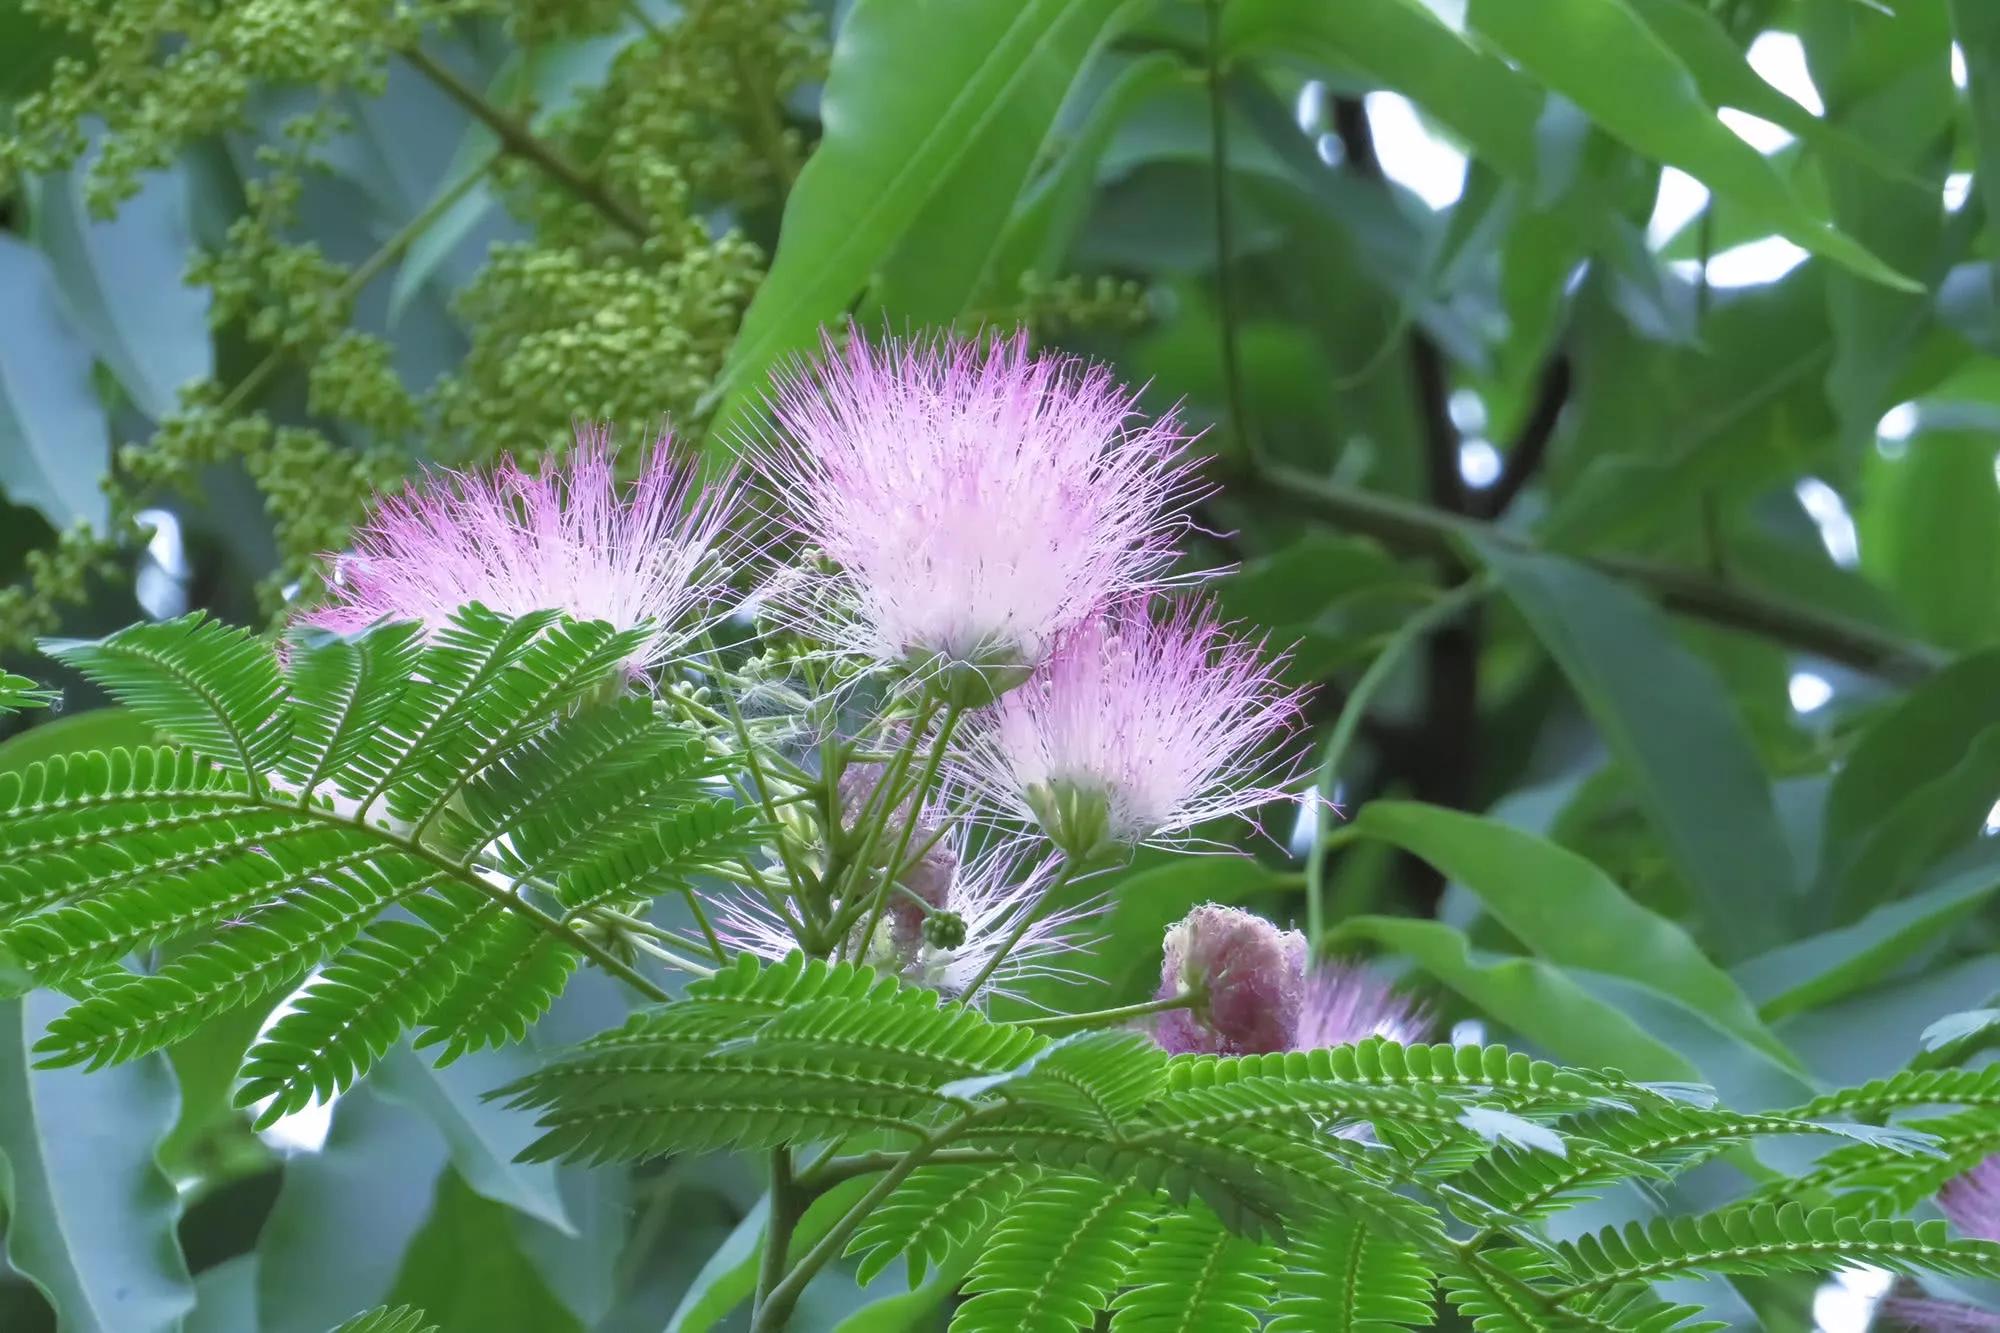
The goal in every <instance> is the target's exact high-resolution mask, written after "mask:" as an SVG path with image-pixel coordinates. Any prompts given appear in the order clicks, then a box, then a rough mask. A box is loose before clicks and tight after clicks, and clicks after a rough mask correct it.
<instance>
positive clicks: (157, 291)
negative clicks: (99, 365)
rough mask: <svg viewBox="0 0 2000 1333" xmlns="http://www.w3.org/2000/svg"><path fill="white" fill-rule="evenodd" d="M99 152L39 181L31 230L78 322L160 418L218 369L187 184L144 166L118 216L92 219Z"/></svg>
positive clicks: (170, 172)
mask: <svg viewBox="0 0 2000 1333" xmlns="http://www.w3.org/2000/svg"><path fill="white" fill-rule="evenodd" d="M95 151H96V150H95V149H94V148H93V151H92V154H90V155H86V157H85V160H83V161H80V162H78V163H76V164H75V165H74V166H71V167H67V168H65V169H64V170H62V171H59V172H57V173H55V174H54V175H52V176H47V177H43V178H41V179H39V180H37V181H35V182H34V188H33V189H32V190H31V192H30V195H29V198H30V203H31V210H32V211H31V213H30V223H31V229H32V232H33V235H34V237H35V241H36V243H37V244H38V245H39V246H40V247H41V248H42V250H43V251H44V252H46V253H47V254H48V256H49V259H50V261H51V262H52V263H53V264H54V265H55V273H56V281H57V283H58V285H59V286H60V288H61V290H62V296H63V302H64V304H65V305H66V306H67V308H68V309H69V311H70V315H71V317H72V320H73V323H74V325H75V327H76V328H77V329H79V330H80V331H81V332H82V333H83V335H84V336H85V337H86V338H88V339H89V340H90V342H91V345H92V346H93V347H94V348H95V349H96V351H97V355H98V358H99V359H100V360H102V361H103V362H104V363H105V364H106V365H108V366H110V367H111V369H112V372H113V373H114V374H115V375H117V377H118V382H119V383H120V384H122V385H123V386H124V388H125V392H126V393H128V394H130V395H131V396H132V401H133V402H135V403H137V404H138V406H139V410H140V411H142V412H144V413H145V414H146V415H147V416H149V417H151V418H153V420H155V421H158V420H160V419H161V418H163V417H165V416H166V415H167V414H168V413H169V412H171V411H173V409H174V406H175V404H176V402H177V401H178V400H179V396H180V391H181V389H182V387H183V386H185V385H188V384H191V383H194V382H195V381H197V380H204V379H207V378H208V377H209V376H210V375H212V374H213V373H214V372H215V354H214V350H213V345H212V344H211V342H210V339H209V331H208V307H209V294H208V292H207V291H206V290H205V289H203V288H198V287H190V286H189V285H188V284H187V283H186V282H185V281H184V275H185V272H186V269H187V263H188V256H189V255H190V254H191V253H193V251H194V249H195V238H194V230H193V226H192V224H191V221H190V212H189V207H188V189H187V181H186V178H185V176H184V174H183V172H182V170H181V169H180V168H179V167H171V168H168V169H167V170H165V171H155V172H151V173H148V174H147V175H146V176H144V177H142V178H141V180H140V184H139V192H138V193H137V194H135V195H133V196H132V197H131V198H130V199H127V200H124V201H123V202H122V203H120V204H119V206H118V212H117V216H116V217H113V218H109V219H103V218H94V217H91V216H90V214H89V210H88V208H87V207H86V205H85V203H84V181H85V177H86V176H87V174H88V172H89V168H90V162H91V158H92V157H93V156H94V153H95Z"/></svg>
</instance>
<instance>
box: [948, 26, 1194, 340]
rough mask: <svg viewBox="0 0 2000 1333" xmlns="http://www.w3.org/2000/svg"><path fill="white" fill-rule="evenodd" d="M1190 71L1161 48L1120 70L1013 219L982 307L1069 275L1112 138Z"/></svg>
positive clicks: (1001, 242) (991, 271) (996, 254)
mask: <svg viewBox="0 0 2000 1333" xmlns="http://www.w3.org/2000/svg"><path fill="white" fill-rule="evenodd" d="M1185 72H1186V71H1185V66H1184V65H1183V64H1182V62H1181V61H1180V60H1178V59H1176V58H1175V57H1173V56H1171V55H1168V54H1167V53H1165V52H1162V51H1149V52H1147V53H1146V54H1145V55H1142V56H1139V57H1138V58H1136V59H1134V60H1132V61H1131V62H1130V63H1129V64H1127V65H1125V66H1124V67H1123V68H1122V69H1120V70H1119V71H1118V74H1117V77H1116V78H1114V79H1113V80H1112V81H1111V83H1110V84H1109V86H1107V87H1106V88H1105V89H1104V90H1103V92H1102V93H1100V94H1099V95H1098V97H1097V100H1096V101H1095V102H1093V103H1091V106H1090V109H1089V111H1088V112H1087V113H1086V114H1085V115H1084V117H1083V120H1082V123H1081V124H1080V125H1079V126H1078V127H1077V129H1076V131H1075V133H1074V134H1073V135H1072V136H1071V137H1070V140H1069V142H1068V143H1067V144H1066V145H1065V146H1064V147H1063V148H1062V150H1061V152H1060V154H1059V156H1058V157H1057V158H1056V160H1055V161H1054V162H1053V163H1051V164H1050V166H1049V168H1048V169H1047V170H1046V171H1044V172H1043V173H1042V174H1041V176H1040V177H1038V178H1037V179H1036V180H1035V181H1034V183H1033V184H1032V185H1031V186H1030V187H1029V188H1028V190H1027V192H1026V193H1025V194H1024V195H1023V196H1022V198H1021V201H1020V203H1019V204H1018V205H1017V206H1016V207H1015V209H1014V213H1013V216H1011V217H1009V218H1008V219H1007V226H1006V229H1005V230H1004V231H1003V232H1002V233H1001V236H1000V239H999V241H998V243H997V244H996V245H995V247H994V253H993V260H992V263H990V264H989V265H988V266H987V270H986V276H985V282H984V285H983V296H982V297H981V298H979V299H980V300H981V301H982V303H991V304H994V305H1005V304H1007V303H1008V302H1011V301H1014V300H1017V299H1019V297H1020V294H1021V280H1022V279H1023V278H1024V277H1026V276H1027V275H1029V274H1030V273H1034V274H1040V275H1045V276H1046V275H1052V274H1056V273H1060V272H1061V271H1062V268H1063V263H1064V261H1065V260H1066V259H1067V258H1068V256H1069V252H1070V248H1071V246H1072V245H1073V244H1074V243H1075V241H1076V239H1077V234H1078V232H1079V231H1080V230H1081V229H1082V228H1083V225H1084V222H1085V219H1086V216H1087V214H1088V212H1089V208H1090V204H1091V201H1092V196H1093V191H1094V190H1095V188H1096V185H1097V171H1098V165H1099V162H1100V160H1101V159H1102V158H1103V156H1104V150H1105V149H1106V147H1107V146H1108V145H1109V144H1110V143H1111V139H1112V136H1113V135H1114V134H1115V133H1117V131H1118V129H1119V127H1120V126H1121V125H1123V124H1124V123H1125V122H1126V121H1127V120H1128V119H1130V117H1131V116H1132V114H1133V112H1134V111H1135V110H1136V109H1137V108H1138V107H1140V106H1142V105H1144V104H1145V103H1146V102H1147V100H1148V99H1150V98H1152V97H1154V96H1156V95H1157V94H1158V93H1159V92H1160V91H1161V90H1162V89H1164V88H1167V87H1169V86H1171V84H1172V83H1173V82H1174V81H1175V80H1176V79H1179V78H1181V77H1183V76H1184V74H1185ZM953 313H954V314H955V313H957V312H955V311H954V312H953Z"/></svg>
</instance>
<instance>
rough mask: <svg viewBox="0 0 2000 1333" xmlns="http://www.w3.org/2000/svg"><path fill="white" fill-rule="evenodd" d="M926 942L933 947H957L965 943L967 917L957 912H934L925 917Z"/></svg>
mask: <svg viewBox="0 0 2000 1333" xmlns="http://www.w3.org/2000/svg"><path fill="white" fill-rule="evenodd" d="M924 943H926V944H928V945H930V946H931V948H933V949H956V948H958V947H959V946H960V945H962V944H964V943H965V918H964V917H962V916H960V915H959V914H958V913H956V912H932V913H931V914H930V915H929V916H927V917H925V918H924Z"/></svg>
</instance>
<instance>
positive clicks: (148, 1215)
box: [0, 991, 195, 1333]
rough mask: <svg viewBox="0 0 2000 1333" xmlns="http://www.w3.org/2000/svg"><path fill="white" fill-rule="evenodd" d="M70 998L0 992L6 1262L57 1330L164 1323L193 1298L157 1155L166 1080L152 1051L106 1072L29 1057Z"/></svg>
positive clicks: (141, 1330)
mask: <svg viewBox="0 0 2000 1333" xmlns="http://www.w3.org/2000/svg"><path fill="white" fill-rule="evenodd" d="M66 1007H67V1001H65V1000H63V999H62V998H61V997H60V996H57V995H53V994H50V993H48V992H46V991H38V992H35V993H33V994H30V995H28V996H27V997H25V998H23V999H20V1000H7V1001H0V1216H4V1217H5V1219H6V1225H7V1233H6V1234H7V1255H6V1257H7V1262H8V1263H9V1264H10V1265H11V1266H12V1267H13V1268H14V1269H16V1270H17V1271H19V1272H20V1273H22V1274H23V1275H24V1276H26V1277H27V1278H28V1279H29V1280H30V1281H32V1282H33V1283H34V1284H35V1286H37V1287H38V1288H40V1289H41V1291H42V1294H43V1295H44V1296H46V1297H47V1298H48V1300H49V1304H50V1305H52V1306H54V1307H55V1311H56V1314H57V1317H58V1318H59V1320H60V1321H61V1324H62V1327H63V1328H64V1329H65V1330H76V1331H77V1333H173V1331H174V1330H176V1329H178V1328H179V1327H180V1320H181V1316H182V1315H184V1314H186V1313H187V1312H188V1311H189V1310H190V1309H192V1308H193V1306H194V1299H195V1297H194V1286H193V1284H192V1283H191V1282H190V1281H189V1280H188V1272H187V1265H186V1263H185V1262H184V1261H183V1260H182V1258H181V1251H180V1244H179V1242H178V1240H177V1239H176V1238H175V1234H174V1228H175V1226H176V1225H177V1224H178V1223H179V1221H180V1214H181V1206H180V1199H179V1196H178V1195H177V1194H176V1193H175V1191H174V1188H173V1185H172V1184H171V1183H170V1182H169V1181H168V1180H167V1178H166V1176H165V1175H164V1174H162V1173H161V1171H160V1169H159V1167H158V1166H157V1165H156V1164H155V1162H154V1150H155V1147H156V1145H157V1144H158V1143H159V1141H160V1140H161V1138H162V1137H163V1136H164V1135H165V1134H166V1133H167V1131H168V1130H169V1129H171V1128H172V1127H173V1122H174V1101H175V1095H174V1084H173V1075H172V1074H171V1073H170V1072H169V1071H168V1069H167V1066H166V1062H165V1061H164V1060H162V1059H159V1058H157V1057H155V1058H154V1059H151V1060H146V1061H142V1062H140V1063H137V1064H132V1065H128V1066H126V1067H124V1068H122V1069H118V1070H114V1071H111V1072H109V1073H104V1074H93V1075H85V1074H84V1073H82V1072H81V1071H80V1070H73V1069H62V1070H48V1069H33V1068H30V1066H29V1064H28V1051H29V1049H30V1048H31V1047H32V1046H33V1045H34V1044H35V1041H36V1040H37V1038H38V1037H39V1036H40V1034H41V1032H42V1031H43V1029H44V1028H46V1027H47V1025H48V1024H49V1022H50V1020H51V1019H53V1018H55V1017H56V1016H57V1015H59V1014H61V1013H62V1011H63V1010H64V1009H65V1008H66Z"/></svg>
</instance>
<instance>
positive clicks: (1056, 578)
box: [747, 333, 1196, 702]
mask: <svg viewBox="0 0 2000 1333" xmlns="http://www.w3.org/2000/svg"><path fill="white" fill-rule="evenodd" d="M772 410H773V414H774V417H775V420H776V425H777V438H776V439H775V440H771V441H765V442H761V443H759V444H755V445H752V446H751V447H750V448H749V449H748V450H747V453H748V456H749V457H750V459H751V461H752V465H753V466H754V467H755V468H756V470H757V471H758V472H759V473H761V474H762V477H763V480H764V483H765V488H766V489H767V490H768V491H769V493H770V498H771V502H772V508H773V509H774V511H775V512H776V514H777V516H778V518H779V521H780V523H781V524H782V525H783V526H785V527H787V528H789V529H790V531H791V533H792V534H793V535H794V536H795V537H796V538H797V539H798V541H799V542H800V543H801V544H802V545H803V546H805V547H807V548H809V549H810V550H811V551H812V552H814V553H816V554H817V555H818V556H819V557H822V560H821V561H820V562H809V563H808V566H807V567H806V568H804V569H801V570H797V571H792V572H791V574H790V575H789V576H788V577H780V578H779V579H778V580H776V581H775V582H774V583H773V585H772V587H771V588H770V589H769V590H768V591H767V593H766V605H767V606H768V607H769V608H770V610H771V611H772V613H773V615H774V618H776V619H778V620H780V621H782V622H784V623H787V624H789V625H791V626H792V627H794V628H796V629H798V630H800V631H801V632H802V633H805V634H808V635H810V636H812V637H814V638H816V639H819V640H821V641H822V642H825V643H827V644H829V645H830V646H832V647H834V648H836V649H839V650H841V651H845V652H851V653H855V654H859V655H862V656H865V657H870V658H873V659H875V660H877V661H881V662H885V663H890V664H895V665H900V666H902V667H904V668H906V669H908V670H910V671H912V672H913V673H916V674H918V675H921V676H924V677H925V678H926V679H928V680H930V681H932V682H933V683H935V684H936V685H937V686H938V687H939V688H941V689H943V690H944V691H945V692H946V693H947V694H951V695H953V696H954V697H962V698H963V699H964V700H965V701H967V702H981V701H983V700H985V699H988V698H991V697H992V696H993V695H995V694H998V693H1000V692H1002V691H1003V690H1005V689H1006V688H1008V687H1010V686H1012V685H1013V684H1016V683H1018V681H1019V680H1020V679H1021V678H1022V677H1023V676H1024V675H1025V674H1026V673H1027V671H1029V670H1030V669H1032V668H1033V667H1034V666H1035V665H1036V664H1037V663H1039V662H1040V661H1041V660H1042V658H1043V657H1044V656H1045V655H1046V654H1047V652H1048V651H1049V649H1050V648H1051V647H1052V646H1053V644H1054V643H1055V641H1056V639H1057V638H1058V637H1059V636H1060V635H1062V634H1063V633H1064V632H1065V631H1066V630H1069V629H1070V628H1072V627H1074V626H1076V625H1077V624H1079V623H1081V622H1082V621H1084V620H1086V619H1087V618H1089V617H1090V616H1091V615H1092V614H1093V613H1094V612H1095V611H1096V609H1097V608H1098V607H1099V606H1101V605H1103V604H1104V603H1105V602H1106V601H1107V600H1110V599H1114V598H1117V597H1121V596H1125V595H1128V594H1131V593H1133V592H1136V591H1142V590H1148V589H1152V588H1156V587H1159V586H1162V585H1163V584H1164V583H1165V582H1167V581H1168V580H1167V576H1168V569H1169V566H1170V565H1171V564H1172V563H1173V561H1174V559H1175V554H1176V553H1175V543H1176V542H1177V540H1178V539H1179V537H1180V535H1181V533H1182V532H1183V530H1184V529H1185V528H1186V527H1187V526H1188V522H1187V519H1186V517H1185V516H1184V514H1183V513H1182V512H1181V511H1182V509H1183V508H1184V506H1185V504H1186V503H1187V502H1188V501H1189V500H1191V499H1192V498H1193V497H1194V495H1195V494H1196V487H1195V484H1194V482H1193V479H1192V474H1191V470H1190V469H1191V464H1190V463H1189V462H1188V460H1187V459H1186V457H1185V449H1186V445H1187V442H1188V436H1187V435H1186V433H1185V432H1184V431H1183V430H1182V428H1181V426H1180V424H1179V422H1178V421H1177V420H1176V419H1175V417H1174V416H1173V415H1172V414H1171V413H1169V414H1168V415H1167V416H1165V417H1163V418H1161V419H1160V420H1157V421H1152V422H1147V421H1144V420H1142V419H1141V418H1140V417H1139V415H1138V403H1137V398H1136V396H1135V395H1134V394H1133V393H1132V392H1131V391H1129V390H1127V389H1126V388H1124V387H1123V386H1121V385H1119V384H1118V383H1117V382H1116V381H1115V380H1113V379H1112V377H1111V375H1110V373H1109V372H1108V371H1107V370H1105V369H1104V368H1103V367H1101V366H1096V365H1091V364H1088V363H1085V362H1083V361H1079V360H1077V359H1075V358H1072V357H1067V356H1060V355H1054V354H1040V355H1037V354H1032V353H1031V352H1030V351H1029V348H1028V339H1027V335H1026V334H1025V333H1022V334H1017V335H1015V336H1013V337H1011V338H1004V339H997V340H995V339H978V340H966V339H959V338H948V337H947V338H937V339H913V340H903V339H889V340H886V341H885V342H883V343H882V344H881V345H880V346H873V345H871V344H870V343H869V342H868V341H867V340H866V339H864V338H862V337H860V336H859V335H858V334H857V335H853V336H850V338H849V339H848V341H847V344H846V346H845V347H841V346H838V345H836V344H835V342H834V341H833V340H832V339H831V338H830V337H829V338H828V339H827V340H826V344H825V350H824V354H823V355H822V357H821V359H820V360H819V361H818V362H816V363H814V364H811V365H809V366H805V367H802V368H800V369H797V370H795V371H794V372H792V373H791V374H790V375H789V376H788V377H786V378H784V379H782V380H781V381H780V383H779V386H778V388H777V391H776V394H775V397H774V401H773V404H772Z"/></svg>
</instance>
